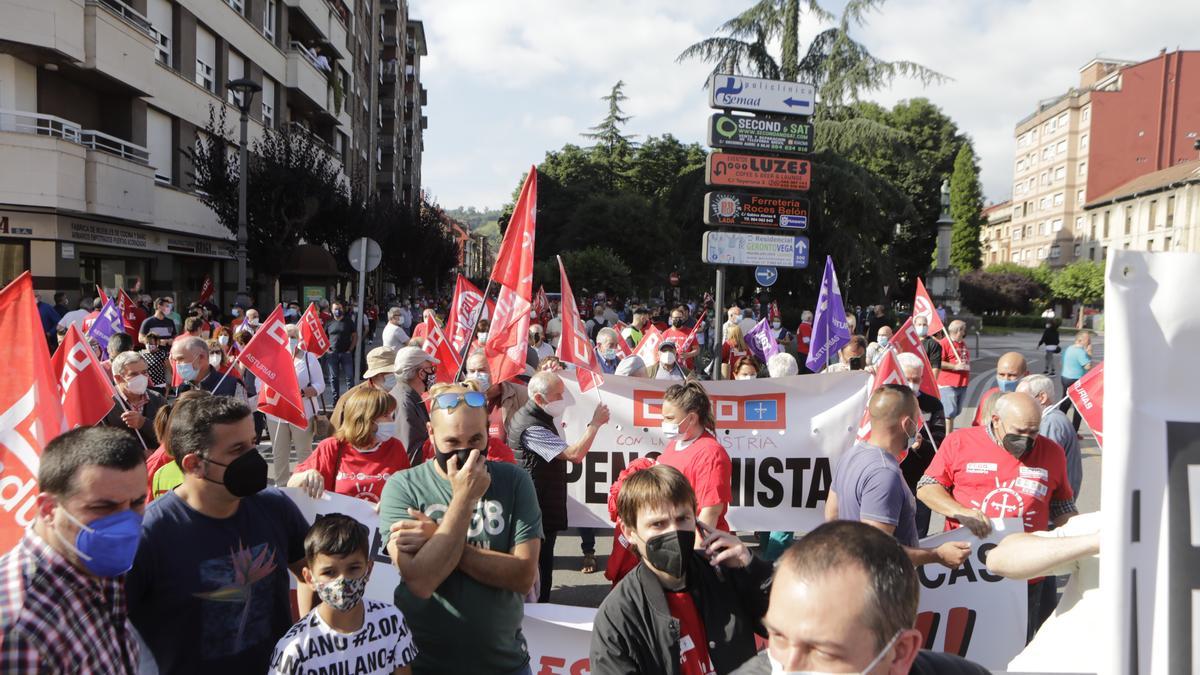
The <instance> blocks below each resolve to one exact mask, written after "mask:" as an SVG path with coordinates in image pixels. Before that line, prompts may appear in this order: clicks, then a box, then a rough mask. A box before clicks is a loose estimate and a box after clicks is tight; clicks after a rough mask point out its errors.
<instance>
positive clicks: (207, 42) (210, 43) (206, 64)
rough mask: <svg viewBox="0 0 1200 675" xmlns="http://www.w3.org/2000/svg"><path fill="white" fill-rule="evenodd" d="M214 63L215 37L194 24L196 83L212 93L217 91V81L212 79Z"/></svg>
mask: <svg viewBox="0 0 1200 675" xmlns="http://www.w3.org/2000/svg"><path fill="white" fill-rule="evenodd" d="M216 63H217V38H215V37H214V36H213V34H212V33H210V32H208V31H207V30H205V29H203V28H201V27H200V26H196V84H198V85H200V86H201V87H204V88H205V89H207V90H209V91H211V92H213V93H214V94H215V93H216V91H217V83H216V80H215V79H213V72H214V70H213V69H214V66H215V65H216Z"/></svg>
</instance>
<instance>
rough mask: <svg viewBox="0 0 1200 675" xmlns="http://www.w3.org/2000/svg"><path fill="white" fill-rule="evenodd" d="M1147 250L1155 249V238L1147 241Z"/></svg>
mask: <svg viewBox="0 0 1200 675" xmlns="http://www.w3.org/2000/svg"><path fill="white" fill-rule="evenodd" d="M1146 250H1147V251H1153V250H1154V240H1153V239H1151V240H1149V241H1147V242H1146Z"/></svg>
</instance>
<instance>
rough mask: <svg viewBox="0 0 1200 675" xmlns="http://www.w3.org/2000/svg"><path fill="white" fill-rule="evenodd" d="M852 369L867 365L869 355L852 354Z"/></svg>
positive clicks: (859, 368) (850, 359)
mask: <svg viewBox="0 0 1200 675" xmlns="http://www.w3.org/2000/svg"><path fill="white" fill-rule="evenodd" d="M849 363H850V370H862V369H863V368H866V367H867V357H865V356H851V357H850V358H849Z"/></svg>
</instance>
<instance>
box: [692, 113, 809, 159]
mask: <svg viewBox="0 0 1200 675" xmlns="http://www.w3.org/2000/svg"><path fill="white" fill-rule="evenodd" d="M812 143H813V125H812V124H811V123H809V122H805V121H804V120H802V119H799V118H796V117H783V116H777V115H758V116H756V117H748V116H745V115H726V114H724V113H716V114H714V115H713V116H712V120H711V121H710V122H709V125H708V144H709V146H711V147H714V148H730V149H733V150H762V151H766V152H784V153H800V154H805V153H809V152H812Z"/></svg>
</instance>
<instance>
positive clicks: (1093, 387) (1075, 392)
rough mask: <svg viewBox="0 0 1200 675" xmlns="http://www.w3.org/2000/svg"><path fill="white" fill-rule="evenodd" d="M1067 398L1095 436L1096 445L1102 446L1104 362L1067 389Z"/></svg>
mask: <svg viewBox="0 0 1200 675" xmlns="http://www.w3.org/2000/svg"><path fill="white" fill-rule="evenodd" d="M1067 396H1070V397H1071V403H1074V404H1075V409H1076V410H1078V411H1079V414H1080V416H1082V417H1083V419H1085V420H1087V423H1088V426H1089V427H1091V429H1092V433H1093V434H1095V435H1096V445H1099V446H1103V445H1104V362H1103V361H1101V362H1100V363H1098V364H1097V365H1096V367H1095V368H1092V369H1091V370H1089V371H1087V372H1086V373H1084V374H1083V377H1081V378H1079V379H1078V380H1076V381H1075V383H1074V384H1072V385H1071V386H1069V387H1067Z"/></svg>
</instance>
